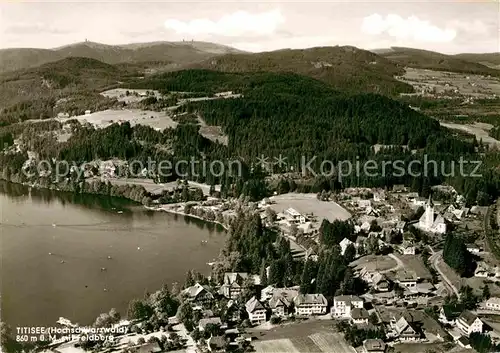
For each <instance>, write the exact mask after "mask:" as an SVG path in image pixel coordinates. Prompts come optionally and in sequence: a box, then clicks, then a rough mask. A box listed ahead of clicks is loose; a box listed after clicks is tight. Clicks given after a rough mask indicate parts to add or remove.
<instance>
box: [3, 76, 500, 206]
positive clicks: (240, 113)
mask: <svg viewBox="0 0 500 353" xmlns="http://www.w3.org/2000/svg"><path fill="white" fill-rule="evenodd" d="M130 87H131V88H145V87H147V88H149V89H158V90H161V91H162V92H163V93H165V94H167V93H169V92H186V91H188V92H194V94H195V96H196V95H199V94H201V93H203V94H208V95H212V94H214V93H216V92H221V91H233V92H234V93H241V94H242V96H241V97H240V98H231V99H216V100H208V101H207V100H205V101H198V102H191V103H187V104H185V105H181V106H180V107H179V108H178V113H179V112H181V113H182V112H187V113H190V114H191V116H192V117H193V116H199V117H201V118H203V119H204V120H205V121H206V122H207V124H209V125H216V126H220V127H221V128H222V131H223V132H224V133H225V134H226V135H227V136H228V138H229V143H228V145H227V146H226V145H223V144H220V143H215V142H212V141H210V140H208V139H207V138H205V137H203V136H201V135H200V133H199V126H198V125H196V124H195V123H193V121H194V120H193V119H191V121H189V122H187V123H181V124H180V125H179V126H178V127H177V128H176V129H166V130H164V131H156V130H154V129H152V128H150V127H146V126H135V127H131V126H130V124H128V123H123V124H113V125H111V126H109V127H107V128H104V129H96V128H94V127H91V126H81V125H80V124H79V123H78V122H76V121H75V122H73V123H72V122H71V121H70V122H69V123H70V124H71V126H72V136H71V138H70V139H69V140H68V141H66V142H58V141H57V138H56V136H55V134H53V133H52V132H50V130H53V129H54V128H60V126H55V125H54V124H56V123H55V122H54V121H50V120H49V121H47V122H46V123H38V124H36V123H29V124H26V123H16V124H11V125H8V126H5V127H3V128H2V129H1V131H0V133H1V135H0V136H1V137H2V141H4V142H5V145H9V144H11V143H12V140H13V139H14V138H16V137H18V136H19V134H20V133H21V132H22V139H23V142H24V143H25V145H26V146H28V147H29V148H30V149H32V150H35V151H36V152H38V153H39V156H40V158H45V159H48V158H54V159H58V160H67V161H74V162H75V163H77V164H79V163H83V162H88V161H91V160H95V159H101V160H104V159H110V158H120V159H124V160H128V161H129V162H132V161H141V163H143V164H144V163H147V161H148V159H149V158H150V159H152V160H153V161H156V162H159V161H162V160H169V161H171V162H172V163H175V162H176V161H180V160H190V159H191V158H195V159H198V160H201V159H204V160H206V161H207V162H210V161H214V160H223V161H229V160H238V161H240V162H241V165H242V173H241V175H238V176H235V175H231V174H232V173H229V172H226V173H225V174H224V175H222V176H219V177H214V176H212V175H210V174H209V175H205V176H203V175H199V176H198V175H197V174H201V173H200V170H199V169H197V170H196V173H192V175H190V176H189V177H188V179H191V180H196V181H198V182H206V183H208V184H222V188H221V193H222V196H239V195H241V194H244V195H248V196H250V197H251V198H252V199H258V198H261V197H264V196H266V195H268V194H270V193H272V192H274V191H279V192H287V191H299V192H321V191H322V190H326V191H331V190H332V191H335V190H338V189H340V188H344V187H350V186H367V187H390V186H391V185H393V184H397V183H404V184H406V185H411V186H412V188H413V189H414V190H416V191H422V190H425V189H428V188H429V186H430V185H433V184H438V183H442V182H448V183H450V184H451V185H453V186H454V187H455V188H457V190H458V191H459V192H461V193H463V194H465V195H466V197H467V200H468V202H469V203H471V204H473V203H475V202H479V203H480V204H487V203H489V202H491V201H492V200H493V199H494V198H496V197H497V196H498V194H499V190H500V185H499V180H500V178H499V177H498V170H496V171H495V170H494V168H496V167H497V166H498V165H499V160H500V158H499V155H498V153H496V154H495V153H488V154H486V155H484V156H482V155H481V154H477V153H476V152H477V151H480V152H481V151H482V149H483V147H482V146H478V144H477V142H476V141H475V140H474V139H471V138H465V137H464V136H461V135H459V136H455V135H453V134H452V133H450V132H449V131H448V130H447V129H444V128H442V127H440V125H439V123H438V122H437V121H436V120H434V119H431V118H429V117H428V116H426V115H423V114H421V113H419V112H416V111H414V110H412V109H410V108H409V107H408V106H407V105H406V104H403V103H399V102H397V101H394V100H391V99H389V98H387V97H383V96H380V95H376V94H370V93H359V94H350V93H346V92H340V91H337V90H334V89H332V88H331V87H330V86H328V85H327V84H325V83H323V82H321V81H318V80H315V79H313V78H309V77H305V76H300V75H296V74H290V73H222V72H215V71H208V70H187V71H179V72H174V73H168V74H161V75H157V76H152V78H150V79H144V80H140V81H138V82H137V83H135V84H133V85H131V86H130ZM375 146H379V148H378V149H376V148H375ZM262 155H263V156H265V157H268V158H269V159H272V158H273V157H276V158H277V157H279V156H280V155H281V156H282V157H284V158H286V166H284V165H283V166H274V167H273V170H265V169H264V170H261V168H259V166H258V164H257V157H260V156H262ZM425 156H426V157H425ZM424 157H425V158H427V159H428V160H435V161H436V162H438V163H439V164H441V162H443V163H445V165H446V171H447V172H446V173H444V172H443V170H442V169H441V168H439V167H438V169H437V170H435V171H434V170H432V171H431V172H430V173H429V175H427V176H417V177H415V176H411V175H408V173H403V174H401V175H398V174H397V173H395V172H396V170H395V168H394V167H393V165H388V166H387V167H386V168H385V175H382V173H379V176H375V177H374V176H371V175H365V174H363V173H361V175H359V174H356V175H349V176H345V177H343V178H342V180H339V179H338V175H336V174H332V175H328V176H323V177H315V176H314V173H306V174H304V175H300V178H299V179H296V178H295V180H293V178H292V179H290V178H282V179H281V180H280V181H279V183H277V184H276V183H275V184H273V185H270V184H269V183H267V181H266V178H267V176H269V175H270V173H283V172H287V173H289V172H291V171H292V168H293V171H295V172H298V171H299V170H300V169H301V167H302V166H303V164H304V163H303V161H304V160H305V161H310V160H311V159H312V162H311V163H308V169H307V171H309V167H310V170H312V171H314V172H319V171H320V167H321V162H322V161H324V160H327V161H331V162H332V163H333V164H334V165H337V163H338V162H340V161H351V162H352V163H353V164H354V163H356V162H359V163H364V162H366V161H368V160H374V161H376V162H377V163H378V165H379V167H380V166H381V165H382V162H383V161H389V162H391V161H392V162H394V161H397V160H398V161H401V162H402V163H403V164H405V165H408V164H409V163H410V162H411V161H414V160H419V161H422V160H423V159H424ZM460 157H462V158H463V159H465V160H477V159H481V160H482V165H481V167H480V169H479V170H477V171H476V173H481V174H482V177H480V178H467V177H466V176H465V175H458V174H459V173H458V165H455V166H454V167H450V164H451V162H452V161H455V162H456V161H458V159H459V158H460ZM21 159H22V157H19V158H17V157H12V156H8V157H7V156H4V157H3V158H2V160H1V161H0V162H1V163H2V165H3V166H4V167H5V166H7V168H4V169H6V170H7V171H8V172H5V171H4V174H5V173H8V175H12V174H13V173H16V168H20V165H19V163H21ZM21 165H22V163H21ZM473 167H474V166H473V165H465V172H471V171H472V169H473ZM196 168H201V167H200V166H198V167H196ZM450 168H451V169H454V170H453V171H450ZM17 170H19V169H17ZM302 171H304V170H302ZM377 171H378V172H382V171H381V170H380V168H379V169H377ZM413 171H417V172H422V171H423V167H422V165H421V164H420V165H417V166H416V169H413ZM151 172H152V174H153V175H152V176H153V177H154V178H155V180H157V181H158V182H163V181H168V180H175V179H176V178H178V177H179V176H178V175H175V173H174V174H172V175H170V176H168V177H165V176H163V177H162V176H159V175H156V174H159V173H155V172H156V171H155V170H153V171H151ZM453 172H456V173H455V176H451V175H452V174H453Z"/></svg>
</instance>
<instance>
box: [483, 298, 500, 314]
mask: <svg viewBox="0 0 500 353" xmlns="http://www.w3.org/2000/svg"><path fill="white" fill-rule="evenodd" d="M485 307H486V309H488V310H495V311H500V298H496V297H491V298H490V299H488V300H487V301H486V304H485Z"/></svg>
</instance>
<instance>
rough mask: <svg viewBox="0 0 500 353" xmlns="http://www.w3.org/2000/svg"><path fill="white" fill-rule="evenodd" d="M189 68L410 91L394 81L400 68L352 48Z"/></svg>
mask: <svg viewBox="0 0 500 353" xmlns="http://www.w3.org/2000/svg"><path fill="white" fill-rule="evenodd" d="M189 67H190V68H202V69H208V70H217V71H222V72H259V71H268V72H294V73H297V74H301V75H305V76H309V77H312V78H315V79H318V80H320V81H323V82H326V83H328V84H330V85H331V86H333V87H335V88H337V89H345V90H350V91H363V92H375V93H381V94H389V95H393V94H396V93H401V92H412V91H413V89H412V87H411V86H409V85H407V84H405V83H402V82H399V81H397V80H396V79H394V76H395V75H401V74H402V73H403V66H402V65H399V64H398V63H395V62H392V61H390V60H387V59H386V58H384V57H381V56H379V55H377V54H374V53H372V52H369V51H367V50H363V49H359V48H356V47H352V46H334V47H315V48H309V49H281V50H276V51H271V52H263V53H237V54H226V55H222V56H218V57H214V58H210V59H207V60H204V61H202V62H198V63H194V64H192V65H190V66H189Z"/></svg>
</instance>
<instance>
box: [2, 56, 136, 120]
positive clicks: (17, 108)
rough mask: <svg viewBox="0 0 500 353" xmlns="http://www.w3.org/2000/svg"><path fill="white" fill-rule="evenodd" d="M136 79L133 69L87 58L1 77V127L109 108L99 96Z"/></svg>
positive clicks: (64, 60) (50, 64)
mask: <svg viewBox="0 0 500 353" xmlns="http://www.w3.org/2000/svg"><path fill="white" fill-rule="evenodd" d="M136 76H137V72H134V71H133V70H124V69H120V68H117V67H115V66H113V65H109V64H105V63H103V62H100V61H98V60H94V59H88V58H66V59H63V60H60V61H57V62H54V63H49V64H44V65H42V66H40V67H37V68H34V69H27V70H20V71H15V72H10V73H6V74H3V75H0V85H1V86H2V89H1V90H0V124H9V123H12V122H17V121H20V120H27V119H44V118H49V117H53V116H54V114H57V112H59V111H63V112H68V113H81V112H83V111H84V110H85V109H92V110H97V109H100V108H101V109H102V108H103V107H107V106H111V105H112V104H114V103H113V102H111V101H110V100H109V99H107V98H105V97H103V96H101V95H100V94H98V93H99V92H100V91H101V90H103V89H104V88H106V87H109V86H113V85H116V84H117V83H118V82H121V81H126V80H129V79H132V78H135V77H136Z"/></svg>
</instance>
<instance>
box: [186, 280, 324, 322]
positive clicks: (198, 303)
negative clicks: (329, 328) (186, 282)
mask: <svg viewBox="0 0 500 353" xmlns="http://www.w3.org/2000/svg"><path fill="white" fill-rule="evenodd" d="M259 283H260V278H259V276H255V275H249V274H248V273H243V272H230V273H225V274H224V283H223V284H222V285H221V286H220V288H219V290H218V292H217V293H216V294H214V292H213V291H212V289H211V288H210V287H208V286H204V285H201V284H199V283H196V284H195V285H193V286H191V287H188V288H186V289H184V290H183V292H182V295H183V296H184V298H186V300H187V301H189V302H190V303H192V304H193V308H194V309H202V308H203V307H207V306H209V305H210V304H212V303H213V302H214V301H215V300H216V296H217V295H219V296H222V297H225V298H226V299H229V302H228V308H227V309H228V310H227V312H229V311H230V309H231V308H234V309H235V310H231V311H232V313H231V315H230V318H231V319H233V320H232V321H240V320H241V319H242V318H243V317H247V318H248V320H249V321H250V322H251V323H252V324H253V325H259V324H262V323H264V322H266V321H268V320H269V319H270V317H271V316H275V317H279V318H286V317H288V316H290V315H295V316H312V315H324V314H326V313H327V308H328V302H327V300H326V298H325V297H324V296H323V295H322V294H300V293H299V290H298V288H297V287H294V288H275V287H273V286H267V287H265V288H263V289H262V290H261V296H260V298H257V297H256V296H253V297H252V298H250V299H249V300H248V301H246V302H245V303H241V306H240V303H238V301H239V300H240V297H241V295H242V293H243V291H245V290H247V289H248V286H252V287H255V286H258V285H259ZM240 309H244V310H243V311H244V314H243V315H241V314H242V313H241V311H242V310H240Z"/></svg>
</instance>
